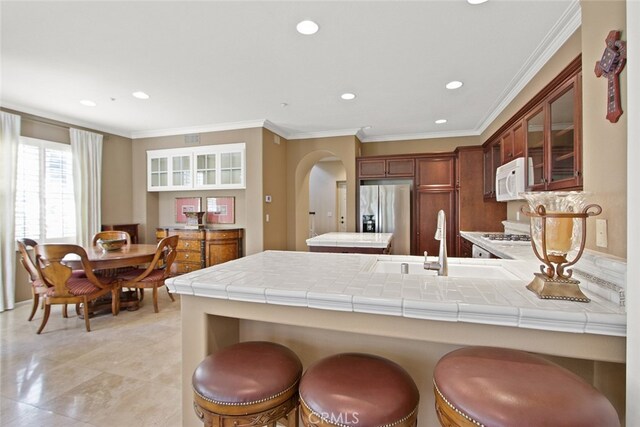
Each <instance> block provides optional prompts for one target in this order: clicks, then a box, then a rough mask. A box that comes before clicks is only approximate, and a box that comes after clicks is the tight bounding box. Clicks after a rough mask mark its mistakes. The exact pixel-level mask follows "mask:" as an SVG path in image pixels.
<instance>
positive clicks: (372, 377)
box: [300, 353, 420, 427]
mask: <svg viewBox="0 0 640 427" xmlns="http://www.w3.org/2000/svg"><path fill="white" fill-rule="evenodd" d="M419 400H420V395H419V393H418V388H417V387H416V385H415V383H414V382H413V380H412V379H411V377H410V376H409V374H408V373H407V372H406V371H405V370H404V369H402V368H401V367H400V366H399V365H397V364H396V363H394V362H392V361H390V360H387V359H383V358H382V357H377V356H372V355H369V354H359V353H345V354H337V355H334V356H331V357H327V358H325V359H322V360H320V361H319V362H317V363H316V364H314V365H313V366H311V367H310V368H309V369H307V371H306V372H305V373H304V375H303V376H302V380H301V381H300V403H301V405H300V410H301V412H302V423H303V424H304V425H305V426H314V427H315V426H342V427H344V426H358V427H377V426H398V427H400V426H415V425H416V419H417V413H418V401H419Z"/></svg>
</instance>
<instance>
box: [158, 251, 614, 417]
mask: <svg viewBox="0 0 640 427" xmlns="http://www.w3.org/2000/svg"><path fill="white" fill-rule="evenodd" d="M434 260H435V259H434ZM430 261H431V259H430ZM401 262H411V263H414V264H416V263H420V262H422V258H421V257H407V256H393V255H362V254H329V253H309V252H279V251H266V252H262V253H258V254H255V255H251V256H248V257H245V258H242V259H238V260H235V261H230V262H227V263H224V264H221V265H218V266H214V267H211V268H207V269H203V270H200V271H195V272H193V273H190V274H186V275H183V276H180V277H176V278H173V279H170V280H168V282H167V284H168V286H169V288H170V290H171V292H176V293H179V294H181V295H182V355H183V359H182V381H183V383H182V389H183V394H182V399H183V402H182V404H183V426H194V427H195V426H198V425H201V422H200V421H199V420H198V419H197V418H196V416H195V415H194V413H193V410H192V391H191V375H192V373H193V370H194V369H195V367H196V366H197V364H198V363H199V362H200V361H201V360H202V358H204V357H205V356H206V355H207V354H209V353H211V352H213V351H215V350H217V349H219V348H221V347H225V346H227V345H230V344H233V343H235V342H238V341H246V340H268V341H274V342H279V343H282V344H284V345H286V346H288V347H290V348H291V349H292V350H294V351H295V352H296V353H297V354H298V355H299V356H300V358H301V359H302V361H303V364H304V366H305V367H308V366H309V365H310V364H311V363H313V362H314V361H315V360H318V359H319V358H321V357H324V356H328V355H330V354H334V353H338V352H344V351H360V352H367V353H373V354H378V355H380V356H383V357H387V358H390V359H391V360H394V361H395V362H397V363H399V364H400V365H402V366H403V367H404V368H405V369H407V371H408V372H409V373H410V374H411V376H412V377H413V379H414V381H415V382H416V384H417V385H418V388H419V389H420V394H421V403H420V407H419V414H418V423H419V425H437V424H436V423H437V421H436V418H435V411H434V409H433V407H434V400H433V393H432V387H433V385H432V373H433V367H434V365H435V363H436V362H437V361H438V360H439V359H440V358H441V357H442V356H443V355H444V354H446V353H448V352H449V351H451V350H454V349H456V348H459V347H461V346H466V345H492V346H499V347H507V348H515V349H522V350H526V351H532V352H536V353H540V354H543V355H549V356H560V357H559V358H558V357H554V360H555V361H560V363H561V364H563V365H564V366H566V367H568V368H570V369H574V370H576V371H580V372H581V373H583V374H584V372H585V371H588V372H589V375H587V376H588V377H589V378H587V379H588V380H589V381H590V382H592V383H594V384H598V387H599V388H600V390H602V391H603V393H604V394H605V395H607V397H609V399H610V400H612V403H613V404H614V406H615V407H616V408H624V404H623V401H620V394H619V393H620V391H621V390H623V389H624V385H623V384H621V383H619V382H615V380H613V379H612V378H618V377H619V375H617V374H619V373H620V372H622V378H624V362H625V351H626V349H625V335H626V314H625V311H624V307H620V306H619V305H616V304H614V303H612V302H610V301H607V300H606V299H604V298H601V297H599V296H598V295H591V294H590V295H589V296H590V297H592V302H591V303H588V304H584V303H577V302H570V301H549V300H547V301H543V300H539V299H538V298H537V297H536V296H535V295H534V294H532V293H531V292H529V291H528V290H526V289H525V285H526V283H527V282H528V280H530V276H531V273H532V272H531V271H530V263H528V262H526V261H519V260H483V259H459V258H450V259H449V265H450V267H452V270H455V267H456V266H457V265H459V266H462V267H465V268H472V269H473V268H474V266H476V267H477V268H479V269H483V268H489V269H492V271H493V270H495V271H500V272H502V273H503V274H504V275H503V276H500V277H504V278H496V279H490V278H487V277H479V276H478V277H469V276H468V275H467V276H466V277H462V276H458V277H453V276H450V277H438V276H435V275H430V273H429V272H424V273H422V272H418V274H400V273H399V272H398V273H388V272H380V271H381V270H380V268H379V266H378V264H379V263H381V264H387V265H389V264H391V265H394V263H401ZM605 372H606V373H605ZM612 372H613V373H616V375H612ZM622 394H624V393H622ZM616 396H617V400H616Z"/></svg>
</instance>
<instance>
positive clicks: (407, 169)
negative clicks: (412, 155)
mask: <svg viewBox="0 0 640 427" xmlns="http://www.w3.org/2000/svg"><path fill="white" fill-rule="evenodd" d="M413 173H414V162H413V159H389V160H387V176H393V177H398V176H406V177H413Z"/></svg>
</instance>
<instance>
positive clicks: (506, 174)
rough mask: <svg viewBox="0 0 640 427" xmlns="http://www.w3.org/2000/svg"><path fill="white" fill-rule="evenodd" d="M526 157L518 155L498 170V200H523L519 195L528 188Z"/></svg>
mask: <svg viewBox="0 0 640 427" xmlns="http://www.w3.org/2000/svg"><path fill="white" fill-rule="evenodd" d="M525 162H526V160H525V158H524V157H518V158H517V159H514V160H511V161H510V162H509V163H505V164H504V165H502V166H500V167H498V169H497V170H496V200H497V201H499V202H507V201H509V200H521V199H522V197H520V196H519V194H520V193H523V192H524V191H525V189H526V182H527V181H526V179H527V169H526V166H525Z"/></svg>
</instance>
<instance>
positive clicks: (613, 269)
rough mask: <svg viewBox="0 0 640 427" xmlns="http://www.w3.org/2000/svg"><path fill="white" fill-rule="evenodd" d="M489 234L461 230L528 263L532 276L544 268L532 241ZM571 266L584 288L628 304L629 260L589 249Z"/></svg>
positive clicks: (471, 238) (502, 254)
mask: <svg viewBox="0 0 640 427" xmlns="http://www.w3.org/2000/svg"><path fill="white" fill-rule="evenodd" d="M486 233H487V232H477V231H461V232H460V235H461V236H462V237H463V238H465V239H467V240H468V241H470V242H471V243H473V244H474V245H478V246H480V247H482V248H484V249H486V250H487V251H489V252H491V253H492V254H494V255H495V256H497V257H500V258H503V259H513V260H520V261H526V262H528V263H529V265H530V267H529V271H530V272H531V274H530V276H529V277H530V278H531V279H532V278H533V273H534V272H538V271H540V267H539V266H540V265H542V262H541V261H540V260H538V258H537V257H536V255H535V254H534V253H533V248H532V246H531V243H528V244H513V243H509V242H500V241H497V242H496V241H490V240H487V239H485V238H483V237H482V235H483V234H486ZM571 268H572V269H573V270H574V273H575V274H574V276H575V278H576V279H577V280H579V281H580V287H581V288H582V290H583V291H584V290H585V289H586V290H589V291H590V292H591V293H595V294H598V295H599V296H601V297H604V298H605V299H607V300H609V301H611V302H613V303H615V304H618V305H620V306H624V305H625V292H626V285H627V262H626V260H625V259H622V258H618V257H615V256H612V255H607V254H604V253H602V252H596V251H592V250H589V249H585V251H584V252H583V254H582V257H581V258H580V259H579V260H578V262H577V263H576V264H575V266H573V267H571Z"/></svg>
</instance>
